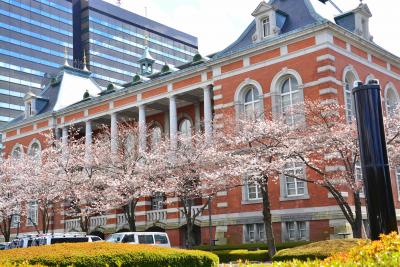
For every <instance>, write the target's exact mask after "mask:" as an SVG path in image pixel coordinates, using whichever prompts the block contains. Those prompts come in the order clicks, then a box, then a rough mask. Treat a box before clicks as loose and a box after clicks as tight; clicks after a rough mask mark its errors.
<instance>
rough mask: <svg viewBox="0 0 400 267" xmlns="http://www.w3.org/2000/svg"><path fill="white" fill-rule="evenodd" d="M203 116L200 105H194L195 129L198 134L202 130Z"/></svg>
mask: <svg viewBox="0 0 400 267" xmlns="http://www.w3.org/2000/svg"><path fill="white" fill-rule="evenodd" d="M200 117H201V115H200V103H195V104H194V128H195V130H196V133H199V132H200V130H201V118H200Z"/></svg>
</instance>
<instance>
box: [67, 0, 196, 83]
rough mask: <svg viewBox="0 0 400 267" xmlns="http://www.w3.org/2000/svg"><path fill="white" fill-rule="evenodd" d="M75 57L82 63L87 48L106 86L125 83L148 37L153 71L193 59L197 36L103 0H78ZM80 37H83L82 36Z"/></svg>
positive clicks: (97, 75)
mask: <svg viewBox="0 0 400 267" xmlns="http://www.w3.org/2000/svg"><path fill="white" fill-rule="evenodd" d="M73 2H74V13H78V11H79V10H80V11H81V16H80V17H78V16H74V19H75V21H77V20H80V22H77V23H75V25H81V27H80V28H74V31H75V32H74V38H75V39H74V49H75V50H74V52H75V53H74V57H75V61H77V62H82V59H83V51H85V53H86V55H87V58H88V61H89V62H88V63H89V69H90V71H92V72H93V75H94V77H95V78H96V80H97V82H98V83H99V84H100V85H101V86H103V87H105V86H107V85H108V84H109V83H110V82H111V83H115V84H123V83H126V82H129V81H131V80H132V77H133V76H134V75H135V74H137V73H139V65H138V63H137V61H138V60H139V58H141V57H142V55H143V51H144V48H145V36H146V35H147V36H148V46H149V50H150V54H151V56H152V57H153V58H154V59H155V60H156V61H155V64H154V70H155V71H157V70H161V68H162V66H163V65H164V64H165V63H168V64H171V65H174V66H178V65H182V64H184V63H186V62H188V61H191V60H192V59H193V56H194V55H195V54H196V52H197V38H196V37H194V36H191V35H189V34H186V33H183V32H180V31H177V30H175V29H172V28H170V27H167V26H165V25H162V24H160V23H157V22H155V21H152V20H150V19H147V18H145V17H142V16H139V15H137V14H134V13H131V12H129V11H127V10H124V9H121V8H119V7H117V6H114V5H112V4H109V3H107V2H103V1H86V0H75V1H73ZM79 36H80V38H79Z"/></svg>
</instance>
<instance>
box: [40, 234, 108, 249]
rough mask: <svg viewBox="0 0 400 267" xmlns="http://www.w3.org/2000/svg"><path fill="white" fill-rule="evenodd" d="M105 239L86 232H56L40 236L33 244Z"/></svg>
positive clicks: (41, 244) (84, 241)
mask: <svg viewBox="0 0 400 267" xmlns="http://www.w3.org/2000/svg"><path fill="white" fill-rule="evenodd" d="M98 241H103V239H101V238H100V237H98V236H95V235H85V234H54V235H42V236H38V237H36V238H35V239H34V241H33V242H32V246H43V245H54V244H60V243H86V242H98Z"/></svg>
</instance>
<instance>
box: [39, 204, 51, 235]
mask: <svg viewBox="0 0 400 267" xmlns="http://www.w3.org/2000/svg"><path fill="white" fill-rule="evenodd" d="M39 210H40V213H41V215H42V233H43V234H47V233H48V231H49V224H50V218H49V210H48V206H44V207H43V208H42V209H39Z"/></svg>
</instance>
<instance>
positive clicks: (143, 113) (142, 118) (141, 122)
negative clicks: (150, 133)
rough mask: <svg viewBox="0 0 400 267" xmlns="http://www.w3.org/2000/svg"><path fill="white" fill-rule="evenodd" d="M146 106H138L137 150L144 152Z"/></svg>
mask: <svg viewBox="0 0 400 267" xmlns="http://www.w3.org/2000/svg"><path fill="white" fill-rule="evenodd" d="M146 132H147V130H146V106H144V105H140V106H139V149H140V150H141V151H145V150H146V141H147V140H146Z"/></svg>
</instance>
